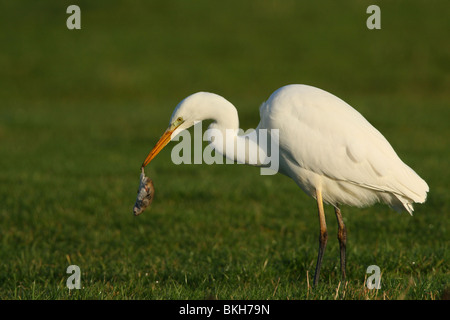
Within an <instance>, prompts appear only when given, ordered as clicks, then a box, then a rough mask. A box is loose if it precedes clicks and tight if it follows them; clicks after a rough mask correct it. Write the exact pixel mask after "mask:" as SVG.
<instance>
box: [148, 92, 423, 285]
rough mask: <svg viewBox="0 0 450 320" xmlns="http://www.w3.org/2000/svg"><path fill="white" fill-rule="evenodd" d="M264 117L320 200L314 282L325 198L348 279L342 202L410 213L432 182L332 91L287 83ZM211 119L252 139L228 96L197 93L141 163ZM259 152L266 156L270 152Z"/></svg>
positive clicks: (282, 153)
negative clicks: (333, 218) (331, 208)
mask: <svg viewBox="0 0 450 320" xmlns="http://www.w3.org/2000/svg"><path fill="white" fill-rule="evenodd" d="M260 116H261V122H260V123H259V125H258V127H257V132H259V131H258V129H268V130H272V129H278V130H279V171H280V172H281V173H283V174H285V175H287V176H289V177H290V178H292V179H293V180H294V181H295V182H296V183H297V185H298V186H299V187H300V188H301V189H302V190H303V191H304V192H305V193H307V194H308V195H309V196H311V197H313V198H315V199H316V200H317V205H318V212H319V223H320V237H319V254H318V258H317V264H316V271H315V276H314V283H315V284H317V282H318V278H319V273H320V266H321V262H322V257H323V253H324V250H325V246H326V243H327V238H328V234H327V228H326V222H325V215H324V209H323V204H322V203H323V202H326V203H329V204H331V205H333V206H334V208H335V209H334V210H335V214H336V217H337V221H338V239H339V242H340V248H341V272H342V277H343V278H345V261H346V260H345V250H346V238H347V233H346V228H345V225H344V222H343V218H342V215H341V211H340V208H339V205H341V204H345V205H350V206H357V207H363V206H367V205H371V204H373V203H375V202H382V203H386V204H387V205H389V206H391V207H392V208H394V209H396V210H399V211H400V210H403V209H405V210H407V211H408V212H409V213H410V214H412V212H413V203H415V202H416V203H423V202H424V201H425V199H426V196H427V192H428V190H429V189H428V185H427V183H426V182H425V181H424V180H423V179H422V178H420V177H419V176H418V175H417V174H416V173H415V172H414V171H413V170H412V169H411V168H410V167H409V166H407V165H406V164H405V163H404V162H403V161H402V160H401V159H400V158H399V157H398V155H397V154H396V152H395V151H394V149H393V148H392V147H391V145H390V144H389V142H388V141H387V140H386V139H385V138H384V136H383V135H382V134H381V133H380V132H379V131H378V130H377V129H375V128H374V127H373V126H372V125H371V124H370V123H369V122H368V121H367V120H366V119H365V118H364V117H363V116H362V115H361V114H360V113H359V112H357V111H356V110H355V109H353V108H352V107H351V106H350V105H348V104H347V103H345V102H344V101H342V100H341V99H339V98H338V97H336V96H334V95H332V94H331V93H328V92H326V91H324V90H321V89H318V88H314V87H311V86H307V85H297V84H294V85H288V86H284V87H282V88H280V89H278V90H276V91H275V92H274V93H273V94H272V95H271V96H270V98H269V99H268V100H267V101H266V102H265V103H263V104H262V105H261V107H260ZM207 119H211V120H213V123H212V124H211V125H210V128H214V129H217V130H220V131H221V132H223V136H224V137H226V139H229V138H230V135H229V134H227V133H226V132H230V130H229V129H232V131H231V132H232V135H231V139H234V142H238V141H239V142H242V141H244V140H246V138H247V140H249V139H248V138H250V136H249V134H247V135H238V134H237V133H238V129H239V119H238V114H237V111H236V108H235V107H234V106H233V105H232V104H231V103H230V102H229V101H227V100H226V99H225V98H223V97H221V96H219V95H217V94H213V93H207V92H198V93H195V94H193V95H190V96H189V97H187V98H185V99H184V100H183V101H181V102H180V103H179V104H178V105H177V107H176V108H175V110H174V112H173V114H172V117H171V119H170V124H169V127H168V129H167V130H166V132H165V133H164V134H163V136H162V137H161V138H160V139H159V141H158V142H157V144H156V145H155V147H154V148H153V149H152V150H151V151H150V153H149V155H148V156H147V158H146V159H145V161H144V163H143V164H142V168H144V167H145V166H146V165H147V164H148V163H150V161H151V160H152V159H153V158H154V157H155V156H156V155H157V154H158V153H159V152H160V151H161V150H162V148H164V146H165V145H166V144H167V143H168V142H169V141H170V140H172V139H173V138H174V137H175V136H176V135H177V134H178V133H179V132H180V131H182V130H185V129H187V128H189V127H191V126H192V125H194V123H195V122H196V121H202V120H207ZM227 129H228V131H227ZM258 141H260V140H259V137H258V139H256V140H255V139H250V141H249V142H250V143H252V144H257V143H258ZM211 145H212V146H213V147H214V148H215V149H216V150H217V151H218V152H220V153H221V154H223V155H225V156H227V157H230V158H232V159H234V160H237V161H239V162H244V163H248V162H249V161H248V157H247V156H245V155H244V156H242V155H239V154H236V153H234V154H233V155H230V154H229V153H230V152H229V151H230V150H229V149H227V148H226V147H225V143H224V141H220V139H215V140H213V141H211ZM257 147H259V146H257ZM261 151H262V154H264V152H265V151H266V150H261ZM257 165H261V163H258V164H257Z"/></svg>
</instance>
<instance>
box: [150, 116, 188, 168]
mask: <svg viewBox="0 0 450 320" xmlns="http://www.w3.org/2000/svg"><path fill="white" fill-rule="evenodd" d="M180 125H181V123H180V124H179V125H178V126H175V127H174V126H170V127H169V128H168V129H167V130H166V131H165V132H164V134H163V135H162V136H161V138H159V140H158V142H157V143H156V145H155V146H154V147H153V149H152V151H150V153H149V154H148V156H147V158H145V160H144V162H143V163H142V166H141V169H142V168H145V167H146V166H147V165H148V164H149V163H150V161H152V160H153V158H154V157H156V155H157V154H158V153H159V152H160V151H161V150H162V149H163V148H164V147H165V146H166V145H167V144H168V143H169V142H170V137H171V136H172V133H173V132H174V131H175V130H176V129H177V128H178V127H179V126H180Z"/></svg>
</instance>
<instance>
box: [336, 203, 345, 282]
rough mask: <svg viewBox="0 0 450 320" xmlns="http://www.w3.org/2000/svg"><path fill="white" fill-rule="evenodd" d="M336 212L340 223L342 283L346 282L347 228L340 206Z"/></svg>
mask: <svg viewBox="0 0 450 320" xmlns="http://www.w3.org/2000/svg"><path fill="white" fill-rule="evenodd" d="M334 212H335V213H336V218H337V222H338V239H339V246H340V248H341V276H342V281H345V276H346V274H345V246H346V244H347V229H346V228H345V224H344V219H342V214H341V210H340V209H339V206H336V207H335V208H334Z"/></svg>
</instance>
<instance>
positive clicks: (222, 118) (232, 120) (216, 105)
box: [204, 93, 267, 166]
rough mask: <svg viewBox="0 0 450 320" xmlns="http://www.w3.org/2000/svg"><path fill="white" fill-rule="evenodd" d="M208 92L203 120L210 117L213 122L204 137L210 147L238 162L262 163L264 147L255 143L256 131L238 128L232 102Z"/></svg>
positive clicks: (259, 164)
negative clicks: (245, 130) (244, 130)
mask: <svg viewBox="0 0 450 320" xmlns="http://www.w3.org/2000/svg"><path fill="white" fill-rule="evenodd" d="M208 95H209V96H208V99H207V100H208V106H207V108H206V109H207V110H208V111H207V113H206V114H205V116H206V117H205V119H204V120H206V119H211V120H213V123H211V125H210V126H209V128H208V130H207V131H206V132H205V135H204V136H206V138H207V139H208V141H209V142H210V148H212V149H215V150H216V151H217V152H219V153H220V154H222V155H223V156H225V157H226V158H228V159H230V160H233V161H237V162H238V163H245V164H249V165H254V166H263V165H264V162H265V161H266V158H267V148H265V146H263V148H261V147H260V145H259V141H261V140H260V131H259V130H248V131H247V132H245V133H244V132H243V130H242V129H239V117H238V113H237V110H236V108H235V107H234V106H233V104H231V103H230V102H229V101H228V100H226V99H225V98H223V97H221V96H219V95H216V94H213V93H211V94H208ZM266 141H267V140H266ZM266 146H267V143H266Z"/></svg>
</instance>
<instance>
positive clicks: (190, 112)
mask: <svg viewBox="0 0 450 320" xmlns="http://www.w3.org/2000/svg"><path fill="white" fill-rule="evenodd" d="M209 95H211V94H210V93H206V92H198V93H194V94H192V95H190V96H189V97H187V98H185V99H184V100H183V101H181V102H180V103H179V104H178V105H177V106H176V108H175V110H174V111H173V113H172V116H171V117H170V121H169V127H168V128H167V130H166V131H165V132H164V133H163V135H162V136H161V138H160V139H159V140H158V142H157V143H156V145H155V146H154V147H153V149H152V150H151V151H150V153H149V154H148V156H147V158H145V160H144V162H143V163H142V168H144V167H145V166H147V165H148V164H149V163H150V161H152V159H153V158H154V157H156V155H157V154H158V153H159V152H160V151H161V150H162V149H163V148H164V147H165V146H166V145H167V144H168V143H169V142H170V141H171V140H172V139H173V138H175V137H176V136H177V135H178V134H179V133H180V132H181V131H183V130H186V129H188V128H190V127H192V126H193V125H194V124H195V123H196V122H197V121H202V120H205V119H207V118H208V115H209V113H208V112H207V111H208V109H209V108H207V107H204V103H205V102H206V100H207V99H208V96H209Z"/></svg>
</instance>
